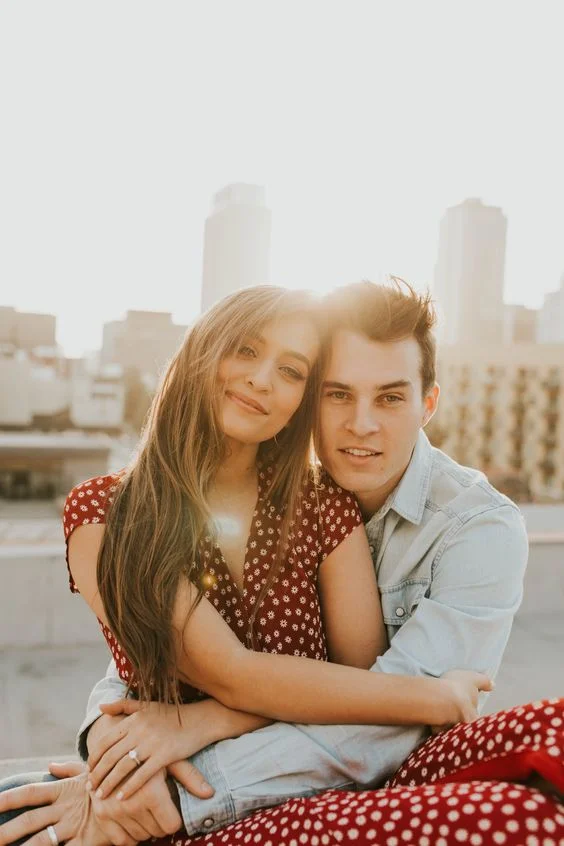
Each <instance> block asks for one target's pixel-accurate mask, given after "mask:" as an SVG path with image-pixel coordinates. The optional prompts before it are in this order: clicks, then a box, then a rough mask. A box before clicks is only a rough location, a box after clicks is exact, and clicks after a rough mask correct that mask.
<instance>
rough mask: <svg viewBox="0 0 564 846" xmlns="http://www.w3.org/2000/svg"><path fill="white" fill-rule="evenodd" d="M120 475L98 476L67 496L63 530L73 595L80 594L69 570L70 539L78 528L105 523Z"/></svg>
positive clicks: (77, 487)
mask: <svg viewBox="0 0 564 846" xmlns="http://www.w3.org/2000/svg"><path fill="white" fill-rule="evenodd" d="M119 479H120V475H119V474H112V475H109V476H97V477H95V478H94V479H88V480H87V481H86V482H81V483H80V484H79V485H76V487H74V488H73V489H72V490H71V492H70V493H69V495H68V496H67V499H66V502H65V507H64V509H63V530H64V534H65V545H66V561H67V569H68V573H69V585H70V589H71V591H72V592H73V593H78V592H79V591H78V588H77V587H76V585H75V583H74V580H73V578H72V575H71V572H70V568H69V557H68V546H69V538H70V536H71V535H72V533H73V532H74V530H75V529H76V528H77V527H78V526H85V525H87V524H88V523H105V522H106V513H107V510H108V507H109V506H110V505H111V503H112V502H113V495H114V492H115V490H116V487H117V484H118V482H119Z"/></svg>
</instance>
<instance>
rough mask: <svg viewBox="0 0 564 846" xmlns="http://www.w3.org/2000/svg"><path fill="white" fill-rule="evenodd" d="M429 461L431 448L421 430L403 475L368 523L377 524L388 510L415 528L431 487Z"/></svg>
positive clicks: (431, 460) (420, 517)
mask: <svg viewBox="0 0 564 846" xmlns="http://www.w3.org/2000/svg"><path fill="white" fill-rule="evenodd" d="M433 460H434V456H433V447H432V446H431V444H430V442H429V439H428V437H427V435H426V434H425V432H424V431H423V429H421V430H420V432H419V435H418V437H417V441H416V443H415V447H414V449H413V452H412V453H411V459H410V461H409V464H408V465H407V469H406V471H405V473H404V474H403V476H402V477H401V479H400V481H399V483H398V484H397V485H396V487H395V488H394V490H393V491H392V492H391V494H390V495H389V497H388V499H387V500H386V502H385V503H384V505H382V507H381V508H379V509H378V511H376V513H375V514H373V515H372V517H371V518H370V520H369V521H368V522H369V523H372V521H374V523H378V522H379V521H380V520H382V518H383V517H385V516H386V514H387V513H388V511H390V510H393V511H395V512H396V514H398V515H399V516H400V517H403V518H404V520H408V521H409V522H410V523H414V524H415V525H416V526H418V525H419V524H420V523H421V520H422V519H423V513H424V511H425V503H426V501H427V494H428V493H429V486H430V484H431V473H432V470H433Z"/></svg>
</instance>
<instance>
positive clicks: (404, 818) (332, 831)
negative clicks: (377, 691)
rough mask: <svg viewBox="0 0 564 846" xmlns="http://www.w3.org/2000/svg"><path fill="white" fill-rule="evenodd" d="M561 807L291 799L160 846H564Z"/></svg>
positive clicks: (520, 797)
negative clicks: (213, 830) (212, 830)
mask: <svg viewBox="0 0 564 846" xmlns="http://www.w3.org/2000/svg"><path fill="white" fill-rule="evenodd" d="M563 837H564V806H563V805H561V804H559V803H558V802H556V800H554V799H552V798H551V797H549V796H546V795H545V794H543V793H540V792H539V791H537V790H534V789H530V788H527V787H524V786H523V785H516V784H508V783H505V782H500V783H493V782H478V781H475V782H469V783H464V784H434V785H427V786H419V787H395V788H387V789H383V790H373V791H366V792H363V793H352V792H347V791H335V790H331V791H328V792H326V793H322V794H320V795H319V796H314V797H309V798H300V799H291V800H290V801H289V802H286V803H285V804H284V805H281V806H279V807H278V808H271V809H269V810H266V811H259V812H258V813H255V814H253V816H251V817H247V818H246V819H244V820H241V821H240V822H237V823H233V824H232V825H229V826H227V827H226V828H224V829H222V830H220V831H217V832H212V833H210V834H206V835H203V836H200V837H196V838H187V837H186V836H184V837H182V836H180V837H179V836H178V835H176V836H173V837H170V838H165V839H162V840H158V841H157V844H158V846H188V844H198V846H204V844H205V846H237V844H240V846H243V845H244V844H252V846H334V844H346V843H352V844H355V846H361V844H370V846H460V844H467V846H491V844H500V846H562V844H563V842H564V841H563V839H562V838H563Z"/></svg>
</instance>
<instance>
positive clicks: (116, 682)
mask: <svg viewBox="0 0 564 846" xmlns="http://www.w3.org/2000/svg"><path fill="white" fill-rule="evenodd" d="M126 691H127V685H126V684H125V682H123V681H122V680H121V679H120V677H119V674H118V671H117V667H116V665H115V663H114V661H113V659H112V660H111V661H110V663H109V664H108V669H107V670H106V675H105V676H104V678H103V679H100V681H98V682H96V684H95V685H94V687H93V688H92V690H91V691H90V696H89V697H88V704H87V706H86V716H85V717H84V720H83V721H82V724H81V726H80V728H79V730H78V734H77V738H76V747H77V750H78V754H79V755H80V757H81V758H82V760H83V761H86V760H87V759H88V747H87V745H86V741H87V738H88V732H89V730H90V728H91V726H92V724H93V723H95V722H96V720H97V719H98V718H99V717H101V716H102V712H101V711H100V705H101V704H102V702H116V701H117V700H118V699H124V698H125V695H126Z"/></svg>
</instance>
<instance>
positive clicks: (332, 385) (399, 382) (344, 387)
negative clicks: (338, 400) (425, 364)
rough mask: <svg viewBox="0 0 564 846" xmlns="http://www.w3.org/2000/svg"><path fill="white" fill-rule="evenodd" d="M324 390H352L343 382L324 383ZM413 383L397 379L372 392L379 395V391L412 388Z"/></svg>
mask: <svg viewBox="0 0 564 846" xmlns="http://www.w3.org/2000/svg"><path fill="white" fill-rule="evenodd" d="M323 387H324V388H337V389H338V390H340V391H350V390H352V388H351V386H350V385H346V384H345V383H344V382H333V381H330V382H324V383H323ZM412 387H413V383H412V382H411V381H410V380H409V379H397V380H396V381H395V382H386V384H385V385H375V386H374V391H377V392H378V393H380V392H381V391H391V390H393V389H394V388H412Z"/></svg>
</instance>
